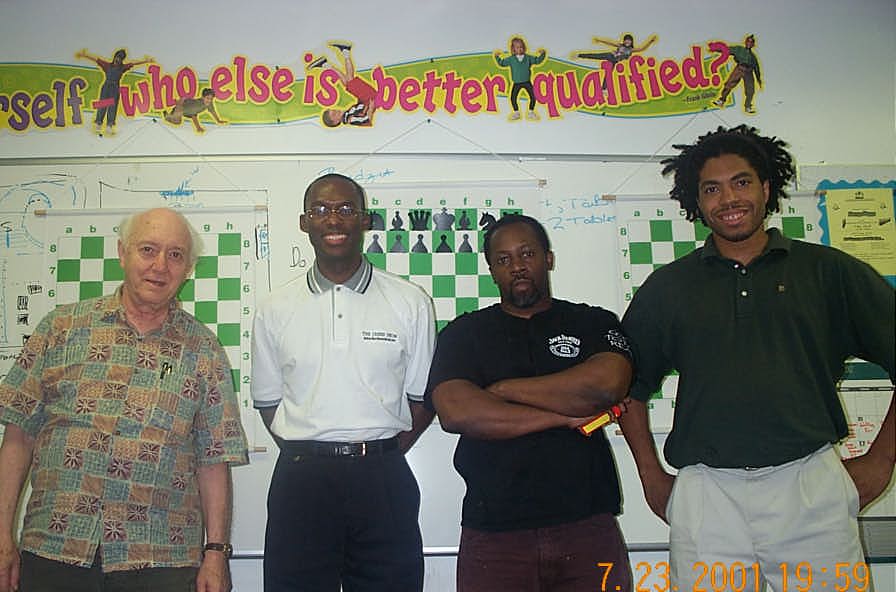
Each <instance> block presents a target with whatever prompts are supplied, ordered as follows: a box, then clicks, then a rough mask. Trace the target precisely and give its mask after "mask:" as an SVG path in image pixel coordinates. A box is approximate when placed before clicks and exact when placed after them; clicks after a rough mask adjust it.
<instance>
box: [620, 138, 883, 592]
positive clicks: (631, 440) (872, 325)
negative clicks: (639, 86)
mask: <svg viewBox="0 0 896 592" xmlns="http://www.w3.org/2000/svg"><path fill="white" fill-rule="evenodd" d="M786 146H787V145H786V144H785V143H784V142H783V141H781V140H779V139H777V138H774V137H765V136H761V135H759V134H758V133H757V131H756V130H755V129H754V128H752V127H747V126H744V125H741V126H738V127H735V128H732V129H725V128H722V127H720V128H718V130H717V131H715V132H711V133H708V134H706V135H704V136H701V137H700V138H698V140H697V142H696V143H695V144H693V145H676V146H675V148H676V149H678V150H680V153H679V155H678V156H675V157H672V158H669V159H667V160H665V161H663V164H664V165H665V168H664V169H663V174H664V175H667V174H669V173H674V178H675V185H674V187H673V188H672V191H671V192H670V195H671V197H672V198H673V199H675V200H677V201H679V202H680V203H681V207H682V208H683V209H684V210H685V211H686V212H687V217H688V220H691V221H694V220H700V221H702V222H703V223H704V224H706V225H707V226H708V227H709V228H710V229H711V230H712V234H711V235H710V236H709V237H708V238H707V239H706V242H705V244H704V245H703V247H702V248H698V249H697V250H696V251H694V252H693V253H691V254H689V255H686V256H685V257H682V258H681V259H678V260H677V261H675V262H673V263H670V264H669V265H666V266H664V267H662V268H660V269H657V270H656V271H654V272H653V274H652V275H651V276H650V277H649V278H648V279H647V281H646V282H645V283H644V284H643V285H642V286H641V287H640V288H639V289H638V291H637V293H636V294H635V297H634V299H633V300H632V303H631V305H630V306H629V308H628V311H627V312H626V314H625V317H624V319H623V329H624V331H625V333H626V334H627V335H628V337H629V338H630V339H631V340H632V342H633V347H634V350H635V367H636V368H637V375H636V377H635V380H634V382H633V386H632V389H631V391H630V395H631V397H632V398H633V399H634V400H633V401H632V404H631V405H630V406H629V411H628V413H627V414H625V415H624V416H623V417H622V418H621V419H620V423H621V426H622V429H623V432H624V434H625V438H626V440H627V442H628V444H629V447H630V448H631V450H632V454H633V456H634V457H635V461H636V464H637V466H638V472H639V475H640V478H641V483H642V485H643V489H644V494H645V497H646V498H647V502H648V504H649V505H650V508H651V509H652V510H653V511H654V512H655V513H656V514H657V515H658V516H659V517H660V518H662V519H663V520H667V521H668V522H669V525H670V535H669V536H670V566H671V585H672V586H673V587H672V589H673V590H674V589H676V588H675V586H677V589H678V590H695V589H697V588H696V587H695V585H696V584H697V582H699V581H700V578H701V577H702V578H703V579H704V581H703V584H704V585H706V582H707V581H708V579H709V576H708V575H707V570H710V569H711V570H712V573H713V574H715V573H716V570H717V569H723V570H725V571H726V573H728V572H733V571H734V570H737V569H738V565H737V564H738V563H739V564H740V565H741V566H742V567H743V569H744V570H746V575H747V577H748V578H749V580H748V581H754V579H755V581H757V582H758V581H759V580H760V579H762V578H764V579H765V580H766V581H767V582H769V583H770V584H771V586H772V587H773V589H774V590H776V591H778V592H781V591H782V590H784V589H787V588H786V585H785V584H783V583H782V581H783V580H784V578H786V577H787V571H788V570H789V572H790V573H789V575H790V578H791V581H792V579H793V577H795V573H794V570H796V569H797V567H798V566H799V565H802V566H804V567H803V571H804V572H805V566H808V567H809V568H810V569H811V570H812V577H813V580H814V583H813V587H812V589H813V590H815V589H818V590H822V589H826V587H828V588H833V587H834V583H835V582H836V581H837V580H836V578H837V573H838V568H837V566H838V565H840V566H841V567H840V568H839V572H842V571H843V569H844V567H843V566H844V565H845V566H847V567H846V568H847V569H849V570H852V569H853V568H854V566H856V565H857V564H861V563H862V562H863V561H864V558H863V553H862V548H861V544H860V541H859V532H858V525H857V522H856V515H857V513H858V512H859V509H860V508H861V507H863V506H865V505H866V504H868V503H869V502H870V501H872V500H873V499H874V498H876V497H877V496H878V495H880V493H881V492H882V491H883V490H884V489H885V488H886V487H887V484H888V483H889V481H890V478H891V476H892V474H893V467H894V456H896V430H894V415H893V403H892V401H891V403H890V406H889V410H888V411H887V415H886V418H885V420H884V423H883V426H882V428H881V431H880V433H879V435H878V436H877V438H876V439H875V441H874V443H873V444H872V445H871V448H870V449H869V450H868V452H867V453H866V454H865V455H863V456H860V457H857V458H854V459H850V460H847V461H841V459H840V457H839V455H838V454H837V450H836V449H835V448H834V447H832V443H835V442H837V441H838V440H840V439H842V438H843V437H845V436H846V435H847V424H846V419H845V417H844V413H843V409H842V407H841V404H840V401H839V399H838V397H837V388H836V383H837V381H838V380H840V378H841V377H842V375H843V371H844V361H845V360H846V358H848V357H850V356H858V357H861V358H863V359H865V360H868V361H870V362H874V363H876V364H880V365H881V366H883V367H884V368H885V369H886V371H887V372H888V374H889V376H890V380H891V381H893V380H894V378H896V355H894V319H893V310H894V306H896V303H894V291H893V288H892V287H891V286H890V285H889V284H887V282H886V281H885V280H884V279H883V278H881V276H880V275H878V274H877V272H875V271H874V270H873V269H872V268H871V267H870V266H868V265H866V264H865V263H863V262H861V261H858V260H857V259H854V258H853V257H851V256H849V255H847V254H845V253H843V252H841V251H839V250H837V249H833V248H830V247H826V246H821V245H816V244H809V243H805V242H801V241H797V240H790V239H787V238H785V237H783V236H782V235H781V233H780V232H779V231H778V230H777V229H774V228H768V229H766V228H765V223H764V221H765V218H766V217H767V216H768V215H769V214H770V213H771V212H774V211H777V210H778V209H779V201H780V199H781V198H785V197H787V194H786V191H785V187H786V185H787V184H788V183H789V182H790V181H791V179H792V178H793V176H794V167H793V164H792V161H791V157H790V154H789V153H788V152H787V151H786V150H785V148H786ZM672 370H676V371H677V372H678V373H679V375H680V376H679V382H678V393H677V398H676V404H675V418H674V422H673V428H672V431H671V433H670V434H669V436H668V438H667V440H666V444H665V447H664V452H665V458H666V460H667V461H668V463H669V464H670V465H671V466H673V467H675V468H676V469H678V473H677V475H676V476H675V477H673V476H672V475H670V474H668V473H667V472H666V471H665V470H664V469H663V467H662V465H661V464H660V462H659V459H658V458H657V452H656V448H655V446H654V441H653V438H652V437H651V434H650V431H649V426H648V419H647V408H646V406H645V404H644V402H645V401H647V400H648V399H649V398H650V396H651V394H652V393H654V392H656V391H657V390H658V389H659V387H660V384H661V382H662V380H663V377H664V376H665V375H666V374H667V373H669V372H670V371H672ZM717 566H721V567H717ZM866 569H867V567H866ZM741 575H744V574H741ZM804 575H805V574H804ZM841 576H842V573H841ZM823 582H824V583H823ZM840 582H841V584H842V577H841V578H840ZM751 589H752V588H751Z"/></svg>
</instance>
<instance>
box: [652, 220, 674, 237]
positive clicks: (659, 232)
mask: <svg viewBox="0 0 896 592" xmlns="http://www.w3.org/2000/svg"><path fill="white" fill-rule="evenodd" d="M650 240H652V241H654V242H657V241H671V240H672V220H651V221H650Z"/></svg>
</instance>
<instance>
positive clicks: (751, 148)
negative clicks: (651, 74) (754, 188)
mask: <svg viewBox="0 0 896 592" xmlns="http://www.w3.org/2000/svg"><path fill="white" fill-rule="evenodd" d="M672 147H673V148H675V149H677V150H679V151H680V153H679V154H678V156H673V157H671V158H667V159H665V160H663V161H661V162H660V164H662V165H664V167H663V176H666V175H668V174H669V173H674V174H675V177H674V180H675V184H674V185H673V186H672V190H671V191H669V197H671V198H672V199H674V200H676V201H678V202H679V203H680V204H681V207H682V208H683V209H684V211H685V212H686V214H687V219H688V220H690V221H694V220H700V221H701V222H703V223H705V222H706V220H704V218H703V214H702V213H701V212H700V208H699V207H698V206H697V194H698V189H699V188H698V184H699V182H700V171H701V170H702V169H703V165H704V164H706V161H707V160H709V159H710V158H717V157H719V156H722V155H723V154H736V155H737V156H740V157H741V158H743V159H744V160H746V161H747V162H748V163H750V166H751V167H753V169H754V170H755V171H756V174H757V175H758V176H759V180H760V181H763V182H765V181H768V189H769V191H768V201H767V202H766V204H765V217H768V216H769V215H770V214H771V213H772V212H777V211H778V210H779V209H780V200H781V198H786V197H787V191H786V190H785V187H786V185H787V184H788V183H789V182H790V181H791V180H792V179H793V177H794V174H795V170H794V166H793V158H792V157H791V156H790V153H789V152H787V150H786V147H787V143H786V142H784V141H783V140H779V139H778V138H776V137H774V136H772V137H767V136H761V135H759V133H758V131H757V130H756V128H754V127H750V126H748V125H745V124H741V125H738V126H737V127H732V128H730V129H726V128H724V127H722V126H719V128H718V129H717V130H716V131H714V132H709V133H707V134H705V135H703V136H700V137H698V138H697V141H696V142H695V143H694V144H674V145H673V146H672Z"/></svg>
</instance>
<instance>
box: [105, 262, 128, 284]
mask: <svg viewBox="0 0 896 592" xmlns="http://www.w3.org/2000/svg"><path fill="white" fill-rule="evenodd" d="M123 279H124V270H122V269H121V264H120V263H119V261H118V259H103V280H105V281H114V280H118V281H122V280H123Z"/></svg>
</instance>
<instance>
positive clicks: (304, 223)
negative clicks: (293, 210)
mask: <svg viewBox="0 0 896 592" xmlns="http://www.w3.org/2000/svg"><path fill="white" fill-rule="evenodd" d="M299 230H301V231H302V232H308V221H307V220H305V214H299Z"/></svg>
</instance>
